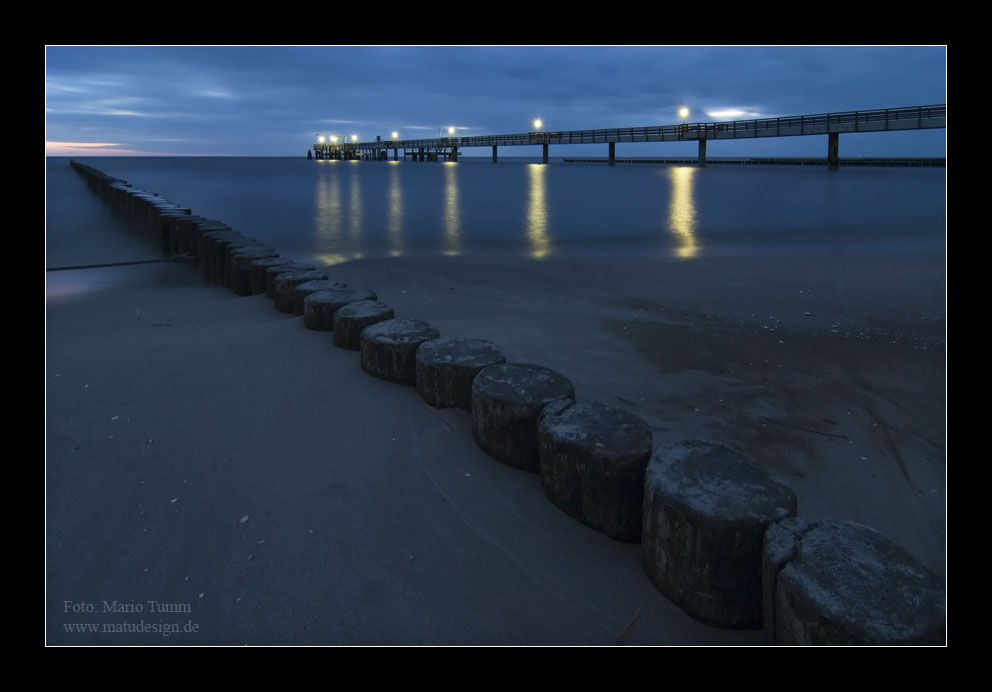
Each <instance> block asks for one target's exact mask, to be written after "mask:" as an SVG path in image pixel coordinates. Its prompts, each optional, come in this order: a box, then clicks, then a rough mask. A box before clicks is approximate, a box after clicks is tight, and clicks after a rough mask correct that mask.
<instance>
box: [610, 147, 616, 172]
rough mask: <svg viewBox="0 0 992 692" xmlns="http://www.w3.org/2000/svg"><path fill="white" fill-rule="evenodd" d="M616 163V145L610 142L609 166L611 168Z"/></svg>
mask: <svg viewBox="0 0 992 692" xmlns="http://www.w3.org/2000/svg"><path fill="white" fill-rule="evenodd" d="M616 162H617V143H616V142H610V165H611V166H612V165H613V164H615V163H616Z"/></svg>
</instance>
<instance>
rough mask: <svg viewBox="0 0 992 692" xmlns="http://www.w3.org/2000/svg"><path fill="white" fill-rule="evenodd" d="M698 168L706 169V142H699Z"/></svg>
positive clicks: (702, 140)
mask: <svg viewBox="0 0 992 692" xmlns="http://www.w3.org/2000/svg"><path fill="white" fill-rule="evenodd" d="M699 167H700V168H706V140H705V139H701V140H699Z"/></svg>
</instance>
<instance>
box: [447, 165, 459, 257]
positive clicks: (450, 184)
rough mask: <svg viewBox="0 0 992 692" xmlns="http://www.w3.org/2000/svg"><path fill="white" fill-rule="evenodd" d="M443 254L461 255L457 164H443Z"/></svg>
mask: <svg viewBox="0 0 992 692" xmlns="http://www.w3.org/2000/svg"><path fill="white" fill-rule="evenodd" d="M444 254H446V255H451V256H455V255H460V254H462V238H461V214H460V212H459V207H458V164H457V163H456V162H454V161H446V162H445V163H444Z"/></svg>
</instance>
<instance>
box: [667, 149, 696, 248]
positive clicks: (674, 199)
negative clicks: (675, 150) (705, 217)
mask: <svg viewBox="0 0 992 692" xmlns="http://www.w3.org/2000/svg"><path fill="white" fill-rule="evenodd" d="M698 170H699V169H698V168H695V167H693V166H673V167H672V168H669V169H668V179H669V181H670V182H671V184H672V191H671V195H670V198H669V203H668V230H670V231H671V232H672V234H673V235H674V236H675V240H676V247H675V256H676V257H681V258H683V259H689V258H692V257H696V256H697V255H698V254H699V246H698V245H697V243H696V201H695V198H694V196H693V186H692V183H693V179H694V177H695V175H696V171H698Z"/></svg>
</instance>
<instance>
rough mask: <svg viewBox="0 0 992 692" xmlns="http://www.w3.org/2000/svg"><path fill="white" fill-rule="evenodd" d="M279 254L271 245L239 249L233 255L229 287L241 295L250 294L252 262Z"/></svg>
mask: <svg viewBox="0 0 992 692" xmlns="http://www.w3.org/2000/svg"><path fill="white" fill-rule="evenodd" d="M278 256H279V253H278V252H276V251H275V250H273V249H272V248H269V247H253V248H247V249H243V250H238V251H237V252H235V253H234V254H232V255H231V275H230V276H229V277H228V287H229V288H230V289H231V290H232V291H234V292H235V293H237V294H238V295H239V296H250V295H251V264H252V262H254V261H255V260H259V259H271V258H275V257H278Z"/></svg>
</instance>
